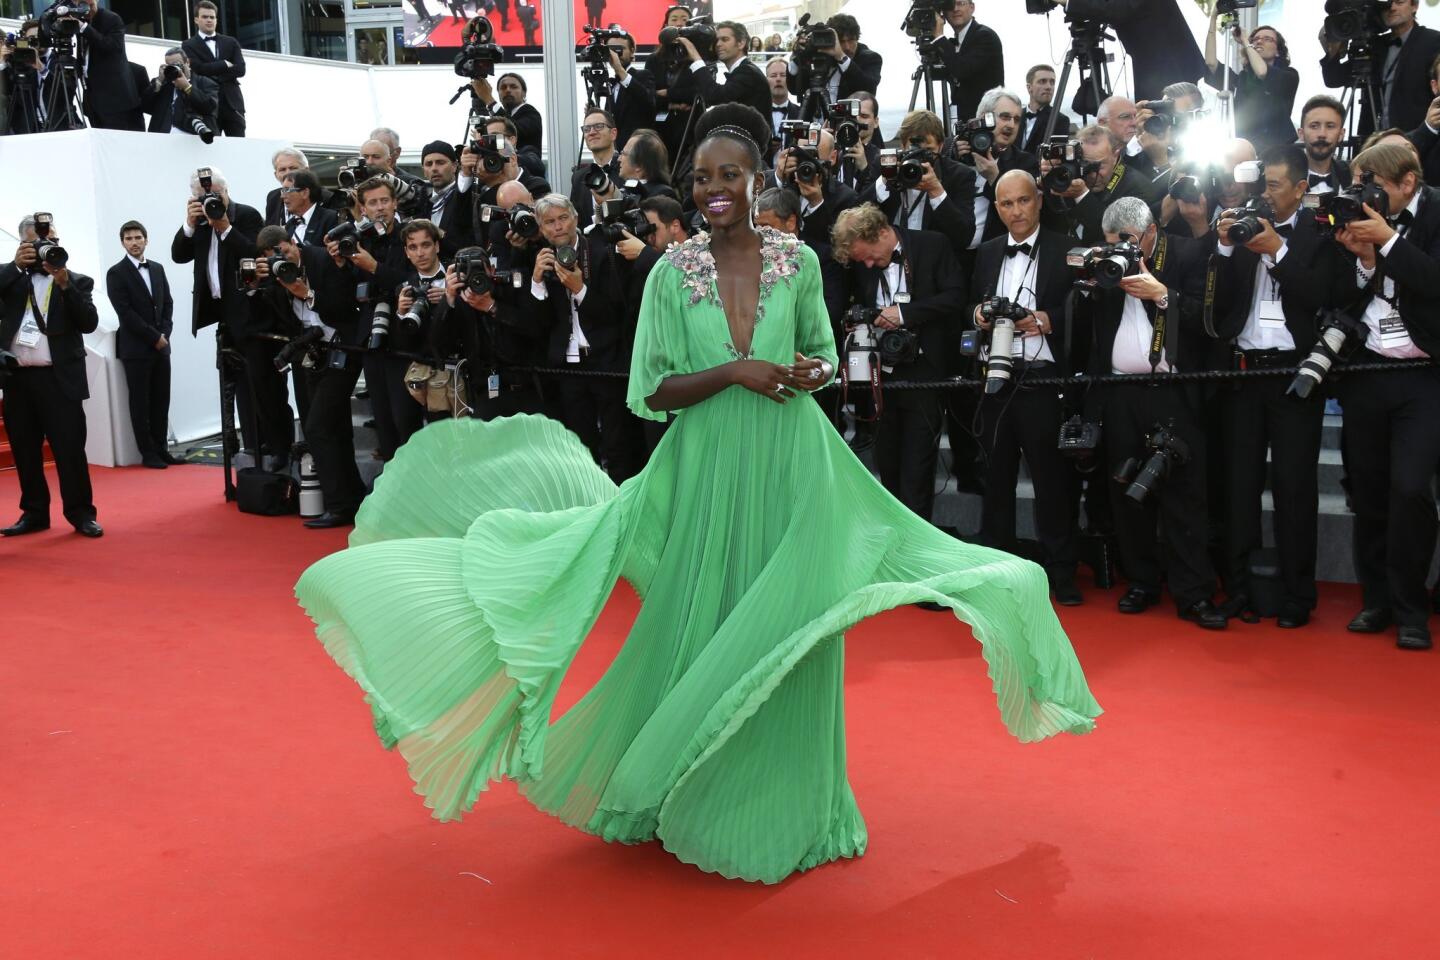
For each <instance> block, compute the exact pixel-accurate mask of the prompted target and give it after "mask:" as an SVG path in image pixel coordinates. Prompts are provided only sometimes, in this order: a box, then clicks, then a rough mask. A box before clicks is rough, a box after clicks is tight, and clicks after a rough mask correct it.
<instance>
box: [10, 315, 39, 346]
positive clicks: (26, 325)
mask: <svg viewBox="0 0 1440 960" xmlns="http://www.w3.org/2000/svg"><path fill="white" fill-rule="evenodd" d="M39 342H40V326H39V324H37V323H36V322H35V317H34V315H33V314H28V313H27V314H26V315H25V320H24V322H22V323H21V324H20V331H19V332H18V333H16V334H15V346H17V347H33V346H35V344H37V343H39Z"/></svg>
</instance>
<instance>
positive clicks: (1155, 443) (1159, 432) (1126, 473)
mask: <svg viewBox="0 0 1440 960" xmlns="http://www.w3.org/2000/svg"><path fill="white" fill-rule="evenodd" d="M1145 448H1146V449H1147V450H1149V451H1150V455H1149V457H1147V458H1146V460H1145V462H1144V463H1143V464H1142V463H1140V461H1139V460H1137V459H1136V458H1135V457H1130V458H1129V459H1127V460H1126V461H1125V462H1124V463H1122V464H1121V465H1120V469H1119V470H1118V471H1116V473H1115V478H1114V479H1115V482H1116V483H1121V484H1124V485H1125V496H1127V497H1129V498H1130V499H1131V500H1134V501H1135V502H1136V503H1144V502H1145V500H1146V498H1147V497H1149V496H1150V495H1151V494H1152V493H1154V492H1155V491H1156V490H1158V489H1159V488H1160V484H1161V483H1162V482H1164V480H1165V478H1166V477H1167V476H1169V474H1170V471H1172V470H1177V469H1179V468H1180V467H1183V466H1185V464H1187V463H1189V462H1190V447H1189V445H1188V444H1186V443H1185V441H1184V440H1181V439H1180V438H1179V437H1178V436H1176V435H1175V433H1174V431H1173V430H1172V429H1171V427H1170V426H1162V425H1160V424H1156V425H1155V427H1154V429H1152V430H1151V431H1150V434H1149V435H1148V436H1147V437H1146V438H1145Z"/></svg>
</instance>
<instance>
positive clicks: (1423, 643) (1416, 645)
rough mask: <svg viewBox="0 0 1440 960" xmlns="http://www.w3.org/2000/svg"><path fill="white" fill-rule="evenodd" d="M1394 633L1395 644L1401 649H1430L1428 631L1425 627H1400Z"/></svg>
mask: <svg viewBox="0 0 1440 960" xmlns="http://www.w3.org/2000/svg"><path fill="white" fill-rule="evenodd" d="M1396 633H1397V634H1398V636H1397V637H1396V638H1395V646H1397V647H1399V648H1400V649H1401V650H1429V649H1430V631H1429V630H1427V629H1426V628H1425V627H1401V628H1400V629H1399V630H1398V631H1396Z"/></svg>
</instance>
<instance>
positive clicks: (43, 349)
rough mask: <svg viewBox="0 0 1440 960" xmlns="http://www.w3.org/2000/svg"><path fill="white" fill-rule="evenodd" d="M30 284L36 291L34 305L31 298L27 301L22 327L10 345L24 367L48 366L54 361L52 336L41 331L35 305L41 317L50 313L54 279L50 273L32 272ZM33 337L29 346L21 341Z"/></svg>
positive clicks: (11, 350) (53, 293)
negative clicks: (52, 358)
mask: <svg viewBox="0 0 1440 960" xmlns="http://www.w3.org/2000/svg"><path fill="white" fill-rule="evenodd" d="M30 286H31V288H32V289H33V290H34V291H35V300H34V305H32V304H31V302H30V301H29V300H27V301H25V313H24V314H23V315H22V318H21V321H20V329H19V330H18V331H16V333H15V340H14V342H13V343H12V344H11V345H10V352H11V353H13V354H15V359H16V360H18V361H19V362H20V366H22V367H48V366H51V365H52V363H53V361H52V360H51V358H50V338H49V337H48V336H47V335H46V334H43V333H40V324H39V321H38V320H37V319H36V317H35V310H34V306H39V308H40V315H41V318H44V317H45V316H48V315H49V313H50V300H51V298H52V297H53V296H54V295H55V287H54V280H53V279H52V278H51V277H50V275H49V274H48V273H36V274H31V276H30ZM37 335H38V336H37ZM31 338H36V339H35V342H34V343H33V344H31V345H29V346H26V345H25V344H22V343H21V342H20V341H21V340H22V339H31Z"/></svg>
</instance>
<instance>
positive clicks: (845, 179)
mask: <svg viewBox="0 0 1440 960" xmlns="http://www.w3.org/2000/svg"><path fill="white" fill-rule="evenodd" d="M879 175H880V141H879V135H878V134H877V135H876V136H874V137H871V138H870V142H869V143H868V144H866V145H865V169H864V170H860V169H858V168H857V167H856V166H855V164H854V163H852V162H851V161H850V159H849V158H847V157H845V156H844V155H843V154H842V155H841V157H840V163H839V164H837V165H836V167H835V179H836V180H837V181H838V182H840V183H843V184H845V186H847V187H849V188H850V189H851V190H854V191H855V192H856V193H864V192H865V191H866V190H867V189H868V188H870V187H873V186H874V184H875V178H876V177H877V176H879Z"/></svg>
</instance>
